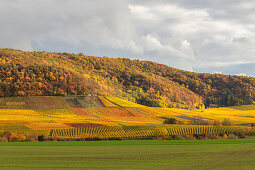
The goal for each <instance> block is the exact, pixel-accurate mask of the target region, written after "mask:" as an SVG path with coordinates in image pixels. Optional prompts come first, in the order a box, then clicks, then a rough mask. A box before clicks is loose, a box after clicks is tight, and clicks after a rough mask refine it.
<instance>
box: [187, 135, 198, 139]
mask: <svg viewBox="0 0 255 170" xmlns="http://www.w3.org/2000/svg"><path fill="white" fill-rule="evenodd" d="M185 138H186V140H196V138H195V137H194V136H193V135H186V136H185Z"/></svg>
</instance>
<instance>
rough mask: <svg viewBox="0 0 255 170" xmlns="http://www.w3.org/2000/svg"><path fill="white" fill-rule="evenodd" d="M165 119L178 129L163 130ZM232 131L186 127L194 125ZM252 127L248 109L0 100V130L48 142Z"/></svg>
mask: <svg viewBox="0 0 255 170" xmlns="http://www.w3.org/2000/svg"><path fill="white" fill-rule="evenodd" d="M168 118H175V119H176V120H177V121H178V122H180V124H178V125H166V124H163V122H164V121H165V120H166V119H168ZM224 119H228V120H229V121H230V122H231V123H232V126H229V127H226V126H206V125H203V126H198V125H190V124H192V122H193V121H195V120H204V121H208V122H213V121H218V122H222V121H224ZM254 122H255V107H254V106H253V105H247V106H240V107H238V106H234V107H225V108H215V109H204V110H185V109H177V108H160V107H147V106H143V105H140V104H136V103H133V102H130V101H127V100H124V99H120V98H117V97H103V96H94V95H91V96H68V97H60V96H37V97H33V96H29V97H6V98H0V130H3V131H6V130H11V131H12V132H14V133H16V134H22V135H26V134H29V133H33V132H37V133H39V134H43V135H45V136H46V137H54V138H73V139H75V138H83V137H84V138H85V137H100V138H111V137H119V138H143V137H153V136H155V135H157V134H158V135H159V134H163V135H166V136H167V135H168V136H169V135H172V134H177V135H187V134H206V133H215V134H217V133H220V134H222V133H226V134H230V133H241V132H242V133H245V134H248V132H249V131H250V130H251V128H250V127H249V126H250V125H251V124H252V123H254Z"/></svg>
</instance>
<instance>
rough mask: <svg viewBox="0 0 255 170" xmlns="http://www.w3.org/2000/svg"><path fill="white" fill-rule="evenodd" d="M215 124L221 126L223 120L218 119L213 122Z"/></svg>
mask: <svg viewBox="0 0 255 170" xmlns="http://www.w3.org/2000/svg"><path fill="white" fill-rule="evenodd" d="M212 125H213V126H221V125H222V124H221V122H220V121H218V120H214V121H213V123H212Z"/></svg>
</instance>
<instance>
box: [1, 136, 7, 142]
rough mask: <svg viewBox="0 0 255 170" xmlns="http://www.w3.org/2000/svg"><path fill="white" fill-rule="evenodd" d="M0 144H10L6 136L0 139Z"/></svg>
mask: <svg viewBox="0 0 255 170" xmlns="http://www.w3.org/2000/svg"><path fill="white" fill-rule="evenodd" d="M0 142H8V139H7V137H5V136H3V137H0Z"/></svg>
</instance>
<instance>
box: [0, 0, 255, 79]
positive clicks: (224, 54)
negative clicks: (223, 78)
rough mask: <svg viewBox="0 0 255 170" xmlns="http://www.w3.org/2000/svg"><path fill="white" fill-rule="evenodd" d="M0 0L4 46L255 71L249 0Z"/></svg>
mask: <svg viewBox="0 0 255 170" xmlns="http://www.w3.org/2000/svg"><path fill="white" fill-rule="evenodd" d="M0 3H1V5H0V22H1V26H0V47H1V48H4V47H8V48H18V49H22V50H45V51H69V52H76V53H78V52H83V53H86V54H88V55H96V56H109V57H130V58H138V59H142V60H152V61H156V62H159V63H164V64H167V65H169V66H173V67H177V68H181V69H186V70H193V69H194V70H197V71H206V72H214V71H217V72H224V73H227V74H228V73H229V74H240V73H245V74H247V75H252V74H253V73H252V72H254V70H253V69H252V66H254V65H253V64H251V65H252V66H250V65H249V66H248V65H247V64H249V63H255V58H254V54H255V50H254V44H255V15H254V10H255V4H254V2H253V1H252V0H244V1H238V0H224V1H222V0H214V1H211V0H194V1H190V0H157V1H155V0H108V1H103V0H93V1H90V0H0ZM243 64H245V65H246V66H247V67H243V66H242V65H243ZM232 66H235V67H232ZM247 68H250V69H247ZM242 70H244V71H242ZM249 70H250V71H249ZM248 72H250V73H248Z"/></svg>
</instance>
